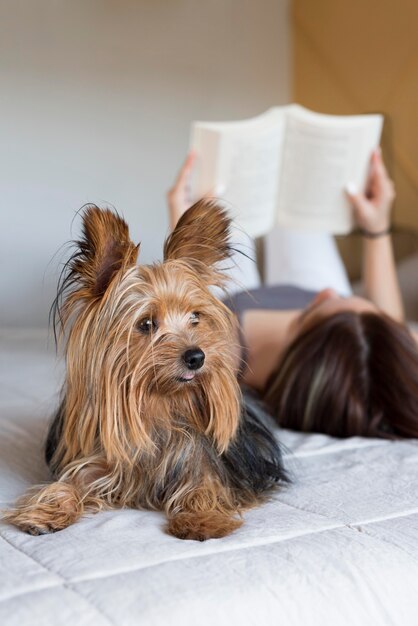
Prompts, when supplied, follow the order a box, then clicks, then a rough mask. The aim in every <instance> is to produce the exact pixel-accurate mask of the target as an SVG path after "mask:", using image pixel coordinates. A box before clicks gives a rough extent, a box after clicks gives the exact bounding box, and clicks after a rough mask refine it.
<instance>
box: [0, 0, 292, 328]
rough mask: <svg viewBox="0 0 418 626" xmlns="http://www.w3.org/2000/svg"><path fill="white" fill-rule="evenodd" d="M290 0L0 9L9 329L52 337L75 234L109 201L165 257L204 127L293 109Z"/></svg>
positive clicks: (151, 250) (1, 212)
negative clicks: (192, 138) (82, 212)
mask: <svg viewBox="0 0 418 626" xmlns="http://www.w3.org/2000/svg"><path fill="white" fill-rule="evenodd" d="M288 2H289V0H257V1H254V0H210V1H204V0H200V1H199V0H117V1H116V0H101V1H99V0H89V1H88V2H86V1H85V0H71V2H69V1H68V0H36V2H34V1H33V0H25V1H22V0H3V1H2V2H1V3H0V107H1V115H0V298H1V301H0V315H1V319H0V324H1V325H7V326H25V325H31V326H43V325H46V324H47V313H48V309H49V305H50V303H51V300H52V299H53V297H54V291H55V286H56V279H57V271H58V269H59V262H60V261H61V262H62V261H63V260H64V259H65V253H64V254H63V253H62V251H61V253H59V254H58V255H57V256H56V257H54V258H53V255H54V253H55V252H56V251H57V250H58V248H59V247H60V246H61V245H62V244H63V243H64V242H65V241H67V240H69V239H71V238H72V237H75V236H77V233H78V228H79V220H77V218H76V219H75V221H74V225H73V229H72V232H71V231H70V223H71V220H72V218H73V217H74V214H75V211H76V210H77V209H78V208H79V207H80V206H81V205H83V204H84V203H86V202H95V203H98V204H100V203H111V204H113V205H114V206H115V207H116V208H117V209H118V210H119V211H121V212H122V213H123V214H124V215H125V217H126V218H127V220H128V222H129V223H130V226H131V233H132V237H133V239H134V240H136V241H138V240H141V241H142V242H143V243H142V248H141V250H142V252H141V260H142V261H143V262H150V261H152V260H153V259H156V258H158V257H159V256H160V250H161V244H162V241H163V238H164V236H165V234H166V231H167V219H166V209H165V191H166V189H167V187H168V186H169V185H170V183H171V181H172V179H173V177H174V175H175V173H176V170H177V168H178V166H179V165H180V162H181V160H182V158H183V156H184V154H185V152H186V150H187V145H188V134H189V125H190V122H191V121H192V120H193V119H196V118H200V119H202V118H203V119H234V118H240V117H247V116H252V115H255V114H258V113H260V112H262V111H263V110H265V109H266V108H267V107H269V106H271V105H272V104H280V103H284V102H287V101H288V99H289V65H290V51H289V43H288V37H289V26H288Z"/></svg>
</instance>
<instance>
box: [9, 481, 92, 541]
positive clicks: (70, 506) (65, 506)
mask: <svg viewBox="0 0 418 626" xmlns="http://www.w3.org/2000/svg"><path fill="white" fill-rule="evenodd" d="M82 511H83V504H82V502H81V499H80V497H79V496H78V494H77V492H76V490H75V489H74V487H72V486H71V485H67V484H65V483H59V482H56V483H51V484H49V485H46V486H44V487H41V488H36V487H35V488H33V489H32V490H31V491H29V492H28V493H27V494H26V495H24V496H22V498H20V500H18V502H17V504H16V506H15V508H13V509H11V510H9V511H6V512H5V513H4V515H3V519H4V520H5V521H6V522H9V523H10V524H13V525H14V526H17V528H19V529H20V530H22V531H23V532H25V533H28V534H29V535H47V534H50V533H55V532H57V531H58V530H63V529H64V528H67V526H69V525H70V524H73V523H74V522H75V521H76V520H77V519H78V518H79V516H80V514H81V513H82Z"/></svg>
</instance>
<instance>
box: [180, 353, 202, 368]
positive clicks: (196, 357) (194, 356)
mask: <svg viewBox="0 0 418 626" xmlns="http://www.w3.org/2000/svg"><path fill="white" fill-rule="evenodd" d="M183 361H184V362H185V363H186V365H187V367H188V369H189V370H198V369H200V368H201V367H202V365H203V363H204V362H205V353H204V352H203V351H202V350H201V349H200V348H191V349H190V350H186V352H185V353H184V354H183Z"/></svg>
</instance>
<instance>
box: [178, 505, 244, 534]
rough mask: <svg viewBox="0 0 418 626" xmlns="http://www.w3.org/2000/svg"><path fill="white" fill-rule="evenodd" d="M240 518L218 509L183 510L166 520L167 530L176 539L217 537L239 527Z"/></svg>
mask: <svg viewBox="0 0 418 626" xmlns="http://www.w3.org/2000/svg"><path fill="white" fill-rule="evenodd" d="M241 524H242V520H240V519H237V518H235V517H232V516H229V515H226V514H225V513H221V512H219V511H208V512H193V511H191V512H183V513H178V514H177V515H175V516H174V517H172V518H169V520H168V526H167V531H168V533H169V534H170V535H174V537H177V538H178V539H193V540H194V541H206V539H219V538H221V537H226V535H229V534H230V533H232V532H233V531H234V530H236V529H237V528H239V527H240V526H241Z"/></svg>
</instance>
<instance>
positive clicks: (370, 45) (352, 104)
mask: <svg viewBox="0 0 418 626" xmlns="http://www.w3.org/2000/svg"><path fill="white" fill-rule="evenodd" d="M291 21H292V36H293V51H292V59H293V88H292V93H293V99H294V100H295V101H297V102H300V103H301V104H304V105H305V106H307V107H309V108H311V109H314V110H317V111H324V112H327V113H336V114H356V113H370V112H381V113H383V114H384V115H385V127H384V133H383V138H382V147H383V155H384V158H385V161H386V163H387V165H388V168H389V170H390V174H391V176H392V178H393V179H394V181H395V186H396V191H397V197H396V202H395V206H394V213H393V220H394V226H395V235H394V242H395V248H396V252H397V257H398V259H401V258H403V257H406V256H407V255H409V254H411V253H412V252H413V251H416V250H417V248H418V242H417V234H416V233H417V231H418V2H417V1H416V0H396V2H395V1H394V0H350V2H347V0H315V1H314V2H313V1H312V0H293V3H292V18H291ZM339 245H340V247H341V250H342V253H343V256H344V258H345V261H346V264H347V265H348V267H349V270H350V273H351V276H352V278H357V277H358V275H359V272H360V261H361V254H360V245H361V242H360V241H359V238H358V237H356V236H355V235H352V236H351V237H349V238H345V239H344V240H340V241H339ZM416 271H417V270H416ZM415 290H416V291H417V292H418V276H417V280H416V282H415Z"/></svg>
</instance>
